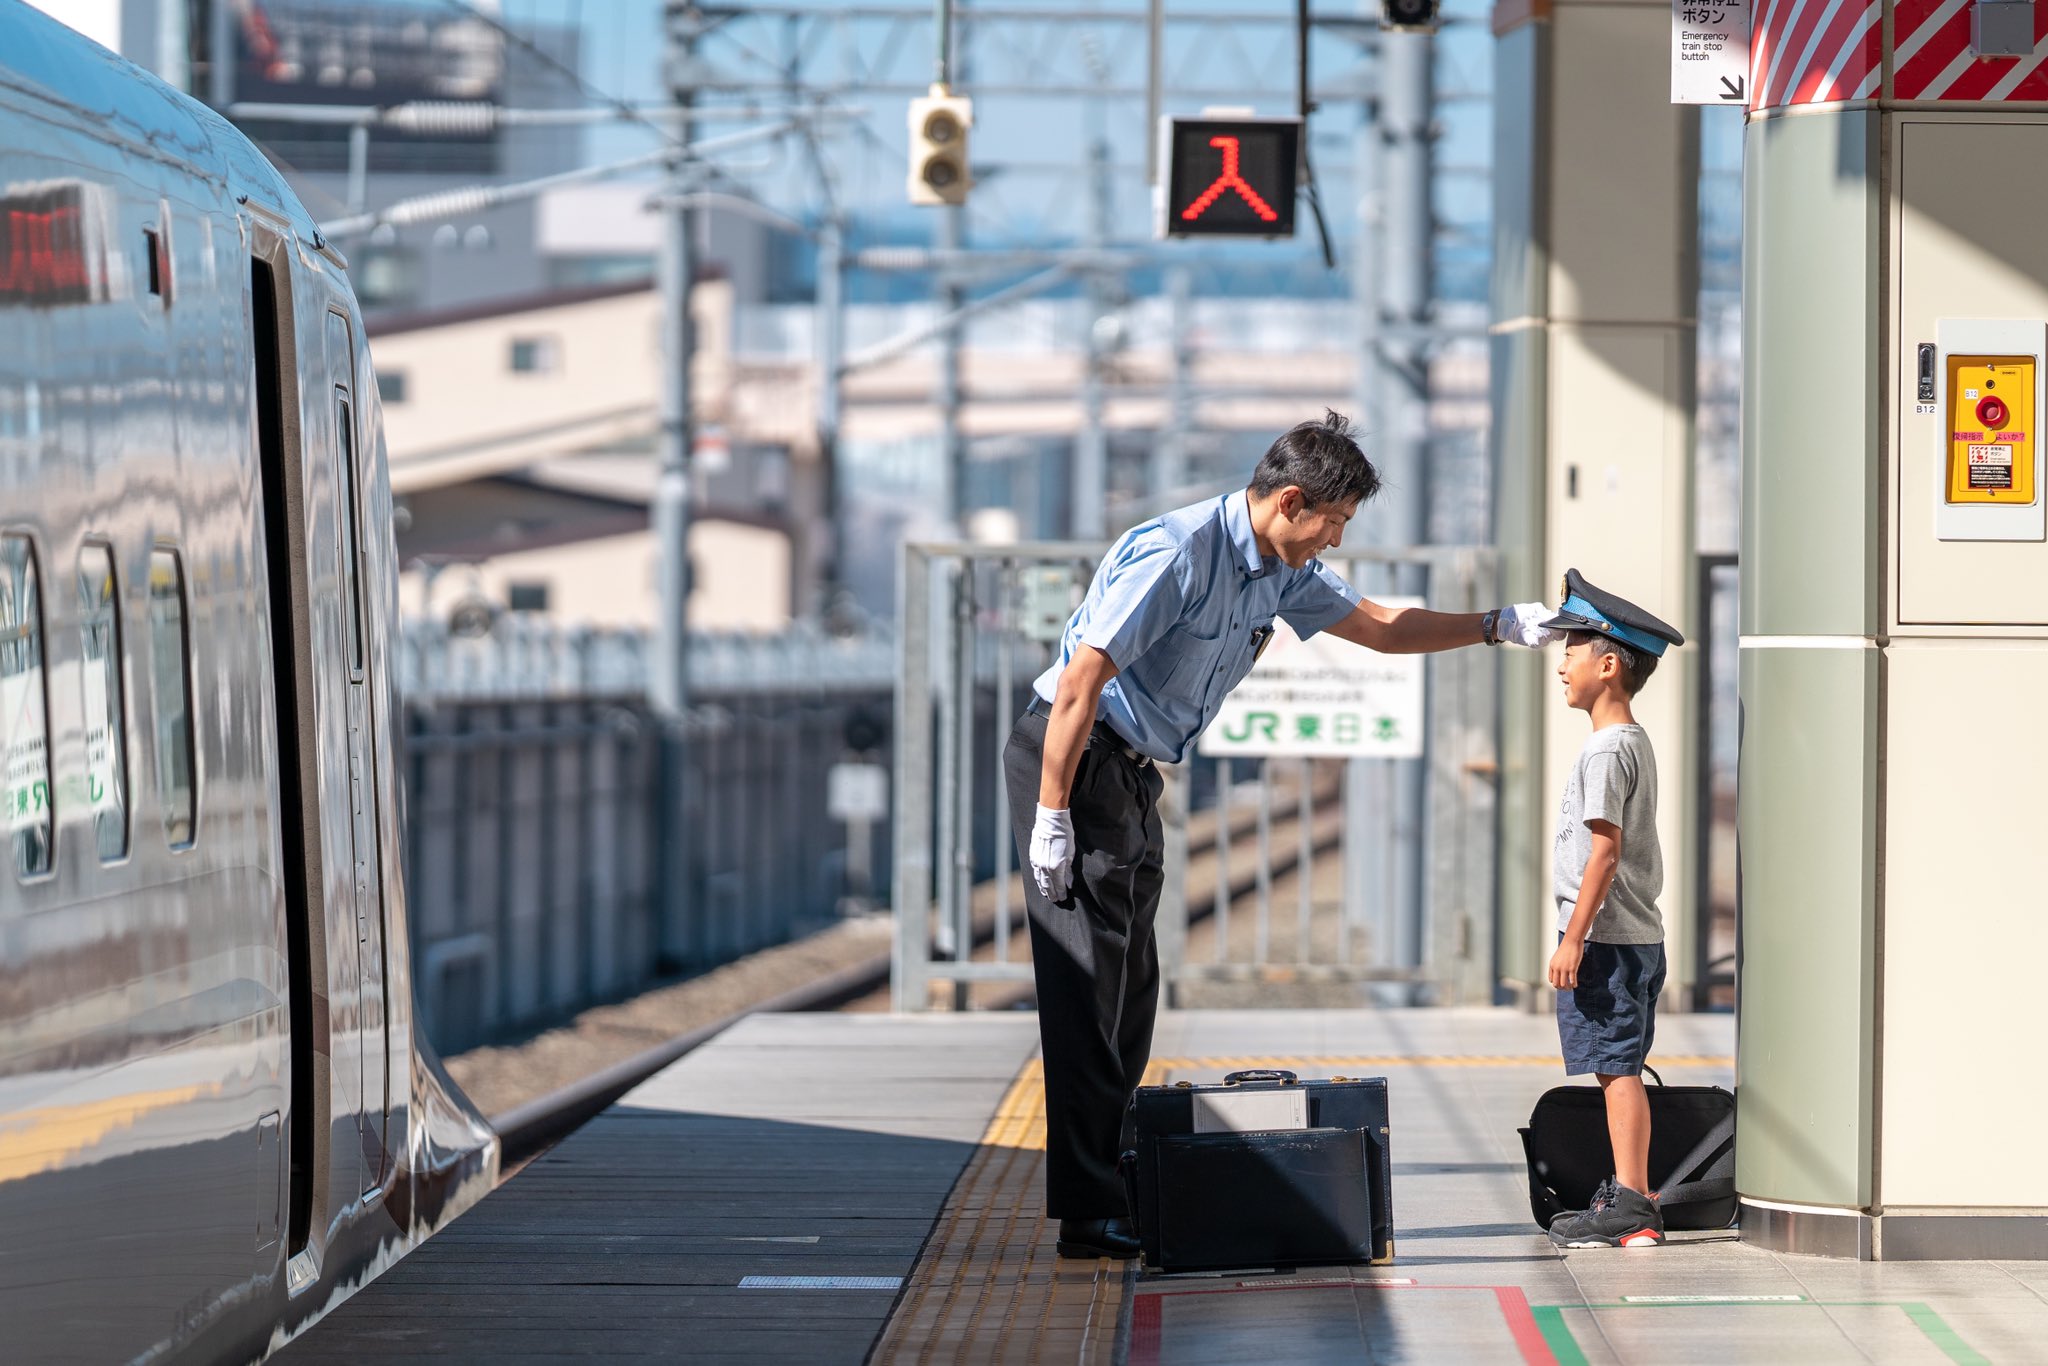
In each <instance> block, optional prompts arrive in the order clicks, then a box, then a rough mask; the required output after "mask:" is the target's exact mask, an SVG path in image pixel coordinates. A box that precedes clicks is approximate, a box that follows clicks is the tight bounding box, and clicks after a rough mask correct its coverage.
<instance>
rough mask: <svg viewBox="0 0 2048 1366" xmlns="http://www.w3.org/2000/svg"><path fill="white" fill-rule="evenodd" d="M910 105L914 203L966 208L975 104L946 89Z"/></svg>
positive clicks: (971, 180)
mask: <svg viewBox="0 0 2048 1366" xmlns="http://www.w3.org/2000/svg"><path fill="white" fill-rule="evenodd" d="M932 92H933V93H932V94H930V95H927V96H926V97H925V98H923V99H921V100H912V101H911V102H910V183H909V190H910V202H911V203H913V204H964V203H966V202H967V191H968V190H969V189H971V188H972V187H973V185H974V175H973V173H972V172H971V171H970V170H969V169H968V166H967V130H968V129H970V128H972V127H973V126H974V101H973V100H970V99H969V98H967V96H965V95H948V94H946V93H944V92H945V87H943V86H936V85H935V86H933V87H932Z"/></svg>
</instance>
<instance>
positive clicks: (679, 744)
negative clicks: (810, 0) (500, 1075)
mask: <svg viewBox="0 0 2048 1366" xmlns="http://www.w3.org/2000/svg"><path fill="white" fill-rule="evenodd" d="M664 21H665V26H666V29H667V34H666V38H667V42H666V50H667V65H668V70H667V72H666V73H665V76H666V83H667V85H668V87H669V94H670V98H671V99H672V100H673V101H674V102H675V104H676V106H677V107H678V108H679V109H682V110H685V111H687V110H688V109H689V107H690V105H691V104H692V103H693V102H694V101H695V99H696V91H697V84H698V72H697V70H696V64H697V38H698V35H699V34H700V33H701V32H702V26H703V16H702V15H701V14H700V13H699V11H698V10H697V9H696V8H695V6H694V5H691V4H687V3H686V4H671V5H670V6H669V7H668V9H667V12H666V14H665V16H664ZM693 179H694V168H693V166H692V164H691V159H690V157H689V156H688V155H687V154H686V152H685V151H684V150H683V149H682V148H681V147H680V146H679V147H678V148H677V149H676V151H675V152H674V154H673V155H672V156H670V158H669V160H668V175H667V185H666V197H667V204H666V206H665V207H666V208H667V211H668V212H667V214H666V215H665V217H664V219H663V223H662V251H661V272H660V274H661V301H662V317H661V353H662V354H661V359H662V379H663V383H662V390H661V450H660V459H661V467H660V469H659V471H658V473H657V474H656V477H655V486H654V518H653V520H654V530H655V540H656V542H657V544H658V546H659V552H658V555H659V558H658V561H657V568H656V582H657V584H658V587H659V598H660V604H659V609H658V610H659V617H658V619H657V621H656V623H655V632H654V637H655V647H654V658H653V659H652V660H651V661H649V663H650V667H649V670H648V701H649V702H650V703H651V704H652V705H653V708H654V713H655V716H656V718H657V719H658V721H659V722H660V725H661V730H662V735H661V740H662V744H661V749H662V809H663V820H662V835H663V838H662V841H661V850H660V865H661V869H662V878H661V888H662V906H661V911H662V913H661V920H660V926H661V929H660V934H661V957H662V960H663V961H664V963H666V964H668V965H670V966H680V965H682V964H684V963H687V962H688V961H689V960H690V957H691V950H692V948H693V945H692V944H691V938H692V936H691V935H690V933H689V923H688V922H689V910H690V886H689V876H688V872H689V866H690V864H689V841H688V838H687V832H688V831H689V829H690V826H691V821H690V802H689V798H690V795H691V794H690V793H689V790H688V782H687V778H688V768H687V759H688V754H687V750H686V745H685V738H684V734H683V718H684V714H685V711H686V710H687V708H688V705H689V650H690V623H689V599H690V445H691V442H692V440H693V439H694V435H695V432H694V429H693V425H692V420H691V419H692V411H691V404H692V395H691V392H690V365H691V361H692V359H693V357H694V356H695V354H696V336H695V329H694V326H693V324H692V321H691V317H690V287H691V283H692V279H693V276H694V275H695V273H696V262H695V260H694V250H695V247H696V234H697V211H696V209H695V208H693V207H692V206H691V202H690V192H691V191H692V190H693V189H694V188H695V186H694V184H693V183H692V182H693Z"/></svg>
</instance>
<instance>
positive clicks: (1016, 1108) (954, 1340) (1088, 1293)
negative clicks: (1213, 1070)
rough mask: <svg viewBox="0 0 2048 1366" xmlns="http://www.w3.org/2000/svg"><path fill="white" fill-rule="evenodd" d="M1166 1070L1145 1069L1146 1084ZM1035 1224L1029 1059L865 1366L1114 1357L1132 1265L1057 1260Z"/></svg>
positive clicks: (1036, 1152)
mask: <svg viewBox="0 0 2048 1366" xmlns="http://www.w3.org/2000/svg"><path fill="white" fill-rule="evenodd" d="M1163 1075H1164V1067H1163V1065H1162V1064H1161V1063H1158V1062H1155V1063H1153V1064H1152V1066H1151V1067H1149V1068H1147V1069H1146V1075H1145V1080H1146V1082H1147V1083H1148V1084H1149V1083H1151V1082H1153V1081H1154V1080H1156V1078H1157V1077H1160V1076H1163ZM1053 1232H1054V1230H1053V1225H1052V1223H1051V1222H1050V1221H1048V1220H1047V1219H1046V1217H1045V1069H1044V1066H1043V1064H1041V1063H1040V1062H1039V1060H1038V1059H1036V1058H1033V1059H1032V1060H1031V1061H1030V1062H1028V1063H1026V1064H1025V1065H1024V1070H1023V1071H1022V1072H1020V1073H1018V1075H1017V1080H1016V1081H1015V1082H1013V1083H1012V1084H1011V1086H1010V1090H1009V1092H1008V1094H1006V1095H1005V1096H1004V1097H1003V1101H1002V1104H1001V1105H999V1106H997V1107H996V1113H995V1117H994V1118H993V1119H992V1120H990V1121H989V1126H988V1131H987V1132H986V1133H985V1134H983V1135H982V1140H981V1146H980V1148H979V1149H978V1150H977V1151H976V1152H975V1154H974V1156H973V1157H971V1158H969V1159H968V1162H967V1167H966V1169H965V1170H964V1171H963V1172H961V1174H960V1180H959V1181H958V1182H956V1183H955V1184H954V1186H953V1193H952V1195H951V1196H949V1197H948V1198H947V1201H946V1208H945V1209H944V1211H943V1212H942V1213H941V1214H940V1215H939V1219H938V1222H937V1223H936V1224H935V1225H934V1226H933V1228H932V1236H931V1239H930V1241H928V1242H927V1243H926V1244H925V1247H924V1251H923V1252H922V1253H921V1254H920V1255H919V1257H918V1259H917V1266H916V1267H915V1268H914V1269H913V1270H912V1271H911V1273H910V1283H909V1285H908V1286H907V1287H906V1288H905V1290H904V1292H903V1298H902V1300H901V1301H900V1302H898V1304H897V1306H896V1312H895V1314H893V1315H892V1316H891V1317H890V1319H889V1326H888V1328H887V1329H885V1330H884V1331H883V1333H882V1338H881V1341H880V1342H878V1343H876V1344H875V1351H874V1354H873V1355H872V1356H870V1357H869V1358H868V1360H869V1361H870V1362H871V1363H873V1364H874V1366H912V1364H914V1366H941V1363H952V1362H958V1363H981V1362H1002V1363H1020V1364H1023V1363H1032V1364H1034V1366H1035V1364H1036V1363H1048V1366H1049V1364H1050V1363H1055V1362H1057V1363H1060V1364H1061V1366H1066V1363H1086V1364H1087V1366H1097V1364H1098V1363H1099V1364H1100V1366H1108V1363H1110V1362H1112V1361H1114V1360H1115V1357H1116V1345H1117V1334H1118V1332H1119V1330H1120V1328H1121V1327H1122V1325H1121V1322H1120V1320H1121V1319H1122V1317H1123V1314H1124V1310H1125V1306H1126V1305H1128V1304H1129V1302H1130V1285H1131V1281H1132V1280H1133V1278H1134V1277H1135V1276H1136V1275H1137V1263H1135V1262H1113V1261H1110V1260H1108V1259H1107V1258H1104V1259H1100V1260H1097V1261H1092V1262H1084V1261H1063V1260H1061V1259H1060V1258H1059V1257H1057V1256H1056V1255H1054V1252H1053Z"/></svg>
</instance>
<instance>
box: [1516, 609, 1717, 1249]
mask: <svg viewBox="0 0 2048 1366" xmlns="http://www.w3.org/2000/svg"><path fill="white" fill-rule="evenodd" d="M1543 625H1544V626H1545V627H1546V628H1548V629H1550V630H1556V631H1564V632H1566V633H1567V634H1566V636H1565V652H1564V662H1563V663H1562V664H1560V665H1559V666H1558V669H1557V676H1558V677H1559V678H1560V679H1562V680H1563V682H1564V697H1565V701H1566V702H1567V703H1569V704H1570V705H1571V706H1573V707H1574V708H1576V709H1578V710H1579V711H1582V712H1585V713H1586V714H1587V715H1588V716H1589V717H1590V718H1591V719H1592V722H1593V734H1592V735H1591V736H1590V737H1588V738H1587V740H1586V744H1585V748H1583V749H1581V750H1580V751H1579V761H1578V763H1577V764H1576V765H1575V766H1574V767H1573V769H1572V776H1571V779H1570V781H1568V782H1567V783H1566V784H1565V790H1564V807H1563V810H1562V811H1561V812H1560V813H1559V819H1558V829H1557V843H1556V846H1555V848H1554V849H1553V851H1552V862H1553V864H1554V865H1555V876H1554V879H1553V889H1554V890H1555V892H1556V895H1557V929H1558V943H1557V951H1556V953H1555V954H1553V955H1552V956H1551V959H1550V984H1551V985H1552V986H1553V987H1555V988H1557V1032H1558V1038H1559V1041H1560V1042H1561V1043H1562V1045H1563V1049H1564V1064H1565V1068H1564V1070H1565V1073H1566V1075H1568V1076H1579V1075H1581V1074H1583V1073H1586V1072H1591V1073H1592V1074H1593V1075H1594V1076H1595V1077H1597V1078H1598V1079H1599V1082H1600V1090H1601V1093H1602V1094H1603V1096H1604V1097H1605V1099H1606V1102H1607V1136H1608V1139H1609V1141H1610V1142H1611V1143H1612V1145H1613V1148H1614V1175H1613V1176H1612V1177H1611V1178H1609V1179H1608V1180H1607V1181H1605V1182H1603V1183H1602V1184H1601V1187H1600V1189H1599V1191H1598V1192H1597V1193H1596V1194H1595V1195H1594V1197H1593V1207H1592V1208H1591V1209H1587V1210H1581V1211H1579V1212H1577V1213H1572V1214H1560V1215H1558V1216H1557V1218H1556V1219H1554V1220H1552V1221H1551V1224H1550V1240H1551V1241H1552V1242H1554V1243H1556V1244H1557V1245H1558V1246H1559V1247H1655V1246H1656V1245H1657V1244H1659V1243H1661V1242H1663V1241H1664V1218H1663V1215H1662V1214H1660V1213H1659V1212H1658V1209H1657V1202H1656V1200H1655V1199H1654V1198H1653V1197H1652V1196H1651V1194H1650V1173H1649V1166H1650V1098H1649V1096H1648V1095H1647V1094H1646V1093H1645V1092H1644V1090H1643V1076H1642V1072H1643V1061H1644V1059H1645V1058H1647V1057H1648V1056H1649V1053H1650V1041H1651V1039H1652V1038H1653V1037H1654V1035H1655V1033H1656V1024H1657V1020H1656V1012H1657V993H1658V992H1659V991H1661V990H1663V987H1664V920H1663V917H1662V916H1661V915H1660V914H1659V913H1658V911H1657V896H1658V893H1660V892H1662V891H1663V890H1664V858H1663V854H1662V852H1661V851H1660V850H1659V848H1658V846H1657V757H1656V755H1655V754H1653V753H1651V751H1650V737H1649V735H1648V734H1647V733H1646V732H1645V731H1644V730H1643V728H1642V727H1641V726H1639V725H1637V724H1636V718H1635V714H1634V712H1633V711H1632V710H1631V709H1630V702H1631V700H1632V699H1633V698H1634V697H1635V695H1636V693H1637V692H1638V691H1640V690H1641V688H1642V686H1643V684H1644V683H1645V682H1647V681H1648V680H1649V677H1650V674H1651V673H1652V672H1653V671H1655V669H1656V667H1657V660H1658V658H1659V657H1660V656H1662V655H1663V653H1664V650H1665V647H1666V646H1669V645H1683V644H1684V643H1685V638H1684V637H1683V636H1681V635H1679V634H1678V632H1677V631H1674V630H1673V629H1672V628H1671V627H1669V626H1667V625H1665V624H1664V623H1663V622H1661V621H1659V620H1657V618H1655V617H1653V616H1651V615H1650V614H1649V613H1648V612H1645V611H1644V610H1643V609H1642V608H1640V607H1637V606H1636V605H1635V604H1634V603H1632V602H1628V601H1626V600H1624V599H1622V598H1618V597H1616V596H1614V595H1613V594H1612V593H1606V592H1602V591H1601V590H1600V589H1598V588H1595V587H1593V585H1591V584H1589V583H1587V582H1586V581H1585V579H1584V578H1582V577H1580V575H1579V571H1578V570H1576V569H1574V570H1571V571H1570V572H1568V573H1567V574H1566V575H1565V580H1564V605H1563V606H1562V607H1560V608H1559V609H1558V614H1557V615H1556V616H1555V617H1552V618H1551V619H1550V620H1548V621H1546V622H1544V623H1543Z"/></svg>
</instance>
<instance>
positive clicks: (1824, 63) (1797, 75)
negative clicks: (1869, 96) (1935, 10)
mask: <svg viewBox="0 0 2048 1366" xmlns="http://www.w3.org/2000/svg"><path fill="white" fill-rule="evenodd" d="M1915 2H1916V3H1923V4H1926V3H1939V0H1915ZM1882 17H1883V15H1882V10H1881V8H1880V0H1844V3H1843V4H1842V6H1841V8H1840V9H1838V10H1837V11H1836V12H1835V13H1834V14H1833V15H1829V14H1828V0H1758V4H1757V6H1756V10H1755V18H1754V21H1753V24H1752V28H1751V37H1750V92H1751V93H1750V107H1751V108H1752V109H1769V108H1772V107H1775V106H1778V105H1784V104H1825V103H1829V102H1831V101H1836V100H1852V99H1856V98H1857V97H1858V92H1859V90H1860V88H1861V87H1862V85H1863V83H1864V82H1865V80H1867V79H1868V78H1869V76H1870V74H1871V73H1872V72H1873V71H1875V70H1877V68H1878V65H1879V63H1880V61H1881V59H1882V56H1883V51H1882V49H1883V43H1884V28H1883V24H1882V22H1881V21H1882ZM1824 19H1825V21H1826V25H1827V27H1826V28H1825V29H1822V28H1821V24H1822V21H1823V20H1824ZM1816 35H1818V41H1816ZM1774 62H1775V63H1776V64H1777V70H1775V71H1773V70H1772V69H1771V67H1772V64H1773V63H1774ZM1837 63H1840V66H1841V70H1840V71H1839V72H1836V71H1835V67H1836V64H1837ZM1866 93H1868V92H1866Z"/></svg>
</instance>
